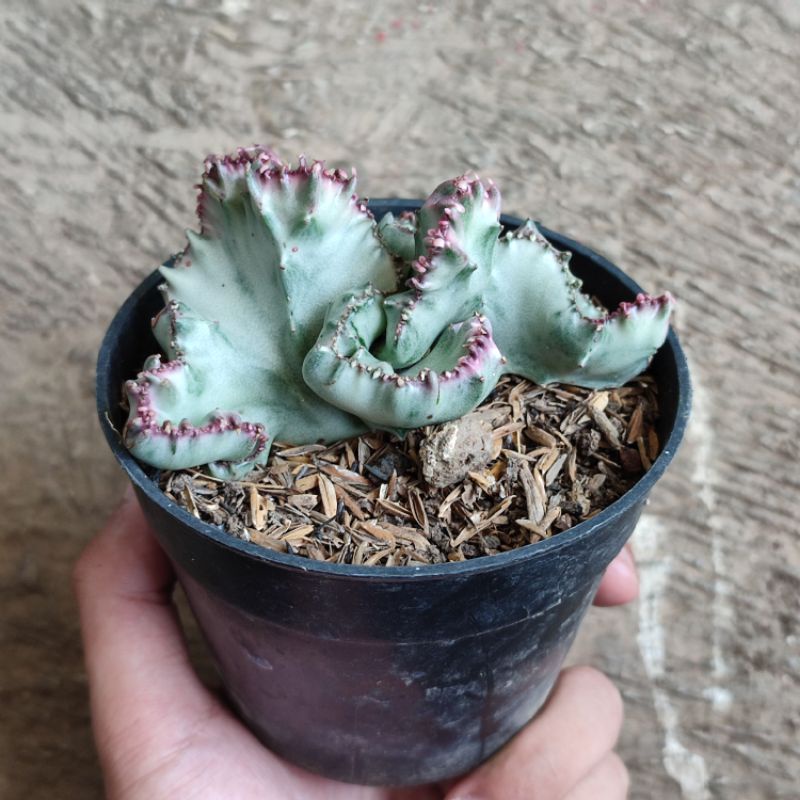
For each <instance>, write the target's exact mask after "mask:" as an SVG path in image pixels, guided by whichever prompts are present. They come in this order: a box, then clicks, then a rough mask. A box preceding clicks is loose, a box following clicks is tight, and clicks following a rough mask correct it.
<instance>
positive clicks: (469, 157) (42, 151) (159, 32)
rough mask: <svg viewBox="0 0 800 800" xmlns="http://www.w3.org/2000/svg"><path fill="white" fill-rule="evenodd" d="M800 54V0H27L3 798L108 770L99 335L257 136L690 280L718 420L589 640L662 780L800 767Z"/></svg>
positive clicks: (5, 601) (10, 46)
mask: <svg viewBox="0 0 800 800" xmlns="http://www.w3.org/2000/svg"><path fill="white" fill-rule="evenodd" d="M799 57H800V5H798V4H797V3H796V2H794V0H755V2H750V3H745V2H722V1H721V0H679V2H674V3H671V2H666V0H640V2H633V1H632V2H622V1H621V0H575V2H571V3H567V2H558V0H545V2H541V3H537V4H529V5H527V6H526V5H525V4H520V3H511V2H502V1H501V0H489V1H486V2H448V3H436V4H433V3H431V4H429V5H424V4H420V3H413V2H410V3H406V4H402V3H390V2H386V1H385V0H379V1H378V2H372V3H369V4H367V3H360V2H356V0H337V1H336V2H334V1H333V0H318V1H317V2H308V1H307V2H298V3H286V2H272V3H268V2H258V1H257V0H193V1H192V2H169V3H156V2H146V1H145V0H142V2H131V3H123V2H118V1H117V2H102V1H101V0H84V1H83V2H75V3H61V2H57V0H50V1H49V2H48V1H47V0H25V2H22V0H4V2H3V3H2V5H0V156H1V157H2V164H3V170H2V171H3V175H2V180H1V181H0V186H1V187H2V188H1V189H0V298H2V299H1V300H0V303H1V304H2V305H1V306H0V330H2V337H3V348H2V358H0V420H2V428H1V429H0V474H2V481H1V482H0V508H2V523H0V608H2V612H1V613H2V623H1V627H0V698H1V700H2V710H1V711H0V797H3V798H29V799H30V800H35V798H52V797H57V798H64V800H71V798H92V797H100V795H101V789H100V779H99V776H98V771H97V766H96V763H95V758H94V755H93V750H92V744H91V738H90V732H89V720H88V713H87V706H86V681H85V676H84V672H83V667H82V664H81V654H80V646H79V640H78V627H77V621H76V615H75V609H74V605H73V601H72V599H71V595H70V588H69V580H68V578H69V572H70V565H71V562H72V561H73V560H74V558H75V557H76V555H77V553H78V552H79V551H80V549H81V547H82V545H83V544H84V542H85V541H86V540H87V539H88V537H89V536H90V535H91V534H92V531H93V530H95V528H96V527H97V526H98V525H99V524H100V521H101V520H102V518H103V516H104V515H105V514H106V513H107V512H108V510H109V509H110V508H111V507H112V505H113V504H114V502H115V499H116V497H117V496H118V495H119V493H120V491H121V488H122V479H121V476H120V474H119V473H118V471H117V470H116V468H115V466H114V463H113V462H112V459H111V457H110V455H109V454H108V453H107V452H106V449H105V446H104V444H103V442H102V441H101V438H100V434H99V432H98V429H97V426H96V423H95V419H94V411H93V407H92V380H93V361H94V358H95V352H96V348H97V345H98V342H99V339H100V336H101V334H102V332H103V330H104V326H105V325H106V324H107V322H108V320H109V319H110V317H111V315H112V314H113V312H114V310H115V308H116V307H117V305H118V304H119V302H120V301H121V300H122V299H123V298H124V297H125V296H126V295H127V293H128V292H129V290H130V289H131V287H133V286H134V284H135V283H136V282H137V281H138V279H139V278H141V277H142V276H143V275H145V274H146V273H147V272H148V271H150V270H151V269H152V268H153V266H154V265H155V264H156V263H157V262H159V261H160V260H161V259H162V258H163V257H164V256H166V255H168V254H169V253H171V252H172V251H174V250H176V249H178V248H179V247H180V246H181V243H182V233H181V231H182V229H183V228H184V227H187V226H192V225H193V203H194V190H193V189H192V184H193V182H194V181H195V180H196V178H197V175H198V166H199V162H200V159H201V157H202V156H203V155H204V154H205V153H206V152H208V151H221V150H225V149H228V148H231V147H233V146H236V145H238V144H243V143H249V142H252V141H261V142H264V143H270V144H273V145H274V146H275V147H276V148H277V149H278V150H279V151H280V152H282V153H284V154H286V155H287V156H291V157H293V156H295V155H296V154H298V153H300V152H305V153H306V154H308V155H309V156H316V157H325V158H327V159H328V160H329V161H331V162H333V163H336V164H341V165H345V166H348V165H350V164H351V163H356V164H357V165H358V167H359V171H360V175H361V190H362V191H363V193H364V194H367V195H370V196H382V195H406V196H419V195H421V194H423V193H425V192H427V191H428V190H429V189H431V188H432V187H433V186H434V185H435V184H436V183H437V182H438V181H439V180H440V179H443V178H445V177H449V176H451V175H454V174H456V173H457V172H459V171H461V170H463V169H464V168H466V167H472V168H475V169H477V170H478V171H479V172H480V173H481V174H482V175H485V176H490V177H493V178H494V179H495V180H496V181H497V182H498V184H499V185H500V187H501V189H502V190H503V193H504V196H505V204H506V208H507V209H508V210H510V211H516V212H519V213H522V214H524V213H530V214H532V215H535V216H537V217H538V218H540V219H542V220H543V221H545V222H546V223H547V224H548V225H549V226H550V227H553V228H555V229H557V230H562V231H564V232H567V233H569V234H571V235H572V236H574V237H575V238H578V239H581V240H583V241H585V242H587V243H589V244H591V245H593V246H594V247H595V248H596V249H598V250H600V251H601V252H603V253H605V254H607V255H608V256H610V257H611V258H612V259H616V260H618V262H619V263H620V264H621V265H622V266H623V267H624V268H626V269H627V270H628V271H629V272H631V273H632V274H633V275H634V276H635V277H636V278H637V280H639V281H640V282H641V283H642V284H643V285H645V286H646V287H648V288H649V289H652V290H662V289H667V288H669V289H671V290H672V291H673V293H674V294H676V295H677V297H678V298H679V301H680V310H679V313H678V318H677V327H678V329H679V331H680V333H681V335H682V337H683V340H684V342H685V344H686V347H687V348H688V350H689V353H690V356H691V358H692V364H693V369H694V377H695V381H696V392H697V394H696V397H697V399H696V407H695V413H694V419H693V422H692V427H691V430H690V434H689V439H688V442H687V444H686V446H685V448H684V450H683V452H682V453H681V455H680V457H679V458H678V459H677V462H676V463H675V464H674V466H673V468H672V470H671V472H670V473H669V475H668V477H666V478H665V479H664V481H663V482H662V483H661V484H660V486H659V487H658V489H657V492H656V494H655V497H654V498H653V500H652V503H651V506H650V508H649V510H648V512H647V514H646V517H645V519H644V520H643V522H642V525H641V527H640V529H639V531H638V532H637V534H636V537H635V540H636V541H635V546H636V551H637V554H638V558H639V561H640V564H641V569H642V597H641V600H640V601H639V602H638V603H637V604H635V605H632V606H630V607H628V608H626V609H617V610H613V611H596V612H593V613H592V615H591V616H590V618H589V620H588V622H587V624H586V626H585V628H584V631H583V633H582V635H581V638H580V641H579V644H578V646H577V648H576V651H575V653H574V655H573V660H576V661H577V660H580V661H586V662H590V663H593V664H595V665H597V666H599V667H601V668H602V669H605V670H606V671H607V672H608V673H609V674H610V675H611V676H612V677H613V678H614V680H615V681H616V682H617V683H618V684H619V685H620V687H621V689H622V691H623V694H624V696H625V700H626V707H627V722H626V727H625V732H624V735H623V737H622V741H621V745H620V751H621V753H622V755H623V757H624V758H625V760H626V762H627V763H628V766H629V767H630V769H631V772H632V776H633V789H632V797H634V798H642V799H643V800H644V799H649V798H658V799H660V798H664V799H665V800H672V799H673V798H674V799H675V800H678V799H679V798H680V799H682V800H708V799H709V798H726V799H727V798H730V799H731V800H732V799H733V798H736V799H737V800H738V799H739V798H741V799H742V800H751V799H752V800H758V799H759V798H768V799H769V800H772V799H773V798H787V800H788V799H789V798H797V797H798V796H800V790H798V788H797V786H798V780H800V744H799V743H798V720H800V625H799V623H798V614H799V612H800V549H798V539H797V533H798V524H797V511H796V505H797V503H796V494H797V487H798V477H797V475H798V472H797V448H798V434H799V433H800V403H798V393H799V392H798V390H799V389H800V381H799V380H798V371H799V370H800V368H799V367H798V355H800V334H799V333H798V323H797V311H798V305H799V301H800V286H798V272H799V269H798V267H799V264H800V262H799V261H798V259H799V258H800V257H799V256H798V233H799V232H800V223H799V222H798V220H799V219H800V155H798V153H799V152H800V151H799V150H798V144H800V141H799V140H800V113H799V112H798V108H799V107H800V66H799V64H800V58H799ZM196 649H197V651H198V661H199V663H200V664H201V667H203V668H204V669H207V665H205V662H204V661H203V656H202V652H201V651H200V649H199V647H197V646H196Z"/></svg>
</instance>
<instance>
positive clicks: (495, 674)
mask: <svg viewBox="0 0 800 800" xmlns="http://www.w3.org/2000/svg"><path fill="white" fill-rule="evenodd" d="M419 205H420V204H419V202H417V201H408V200H376V201H372V202H371V203H370V208H371V209H372V211H373V213H374V214H375V216H376V217H380V216H382V215H383V214H384V213H386V212H387V211H390V210H391V211H393V212H395V213H397V212H399V211H404V210H409V209H414V208H417V207H419ZM502 222H503V223H504V224H505V225H506V226H507V227H516V226H517V225H518V224H520V222H521V221H520V220H517V219H514V218H512V217H503V218H502ZM541 230H542V232H543V233H544V234H545V236H547V238H549V239H550V240H551V241H552V242H553V244H554V245H555V246H556V247H558V248H560V249H567V250H571V251H572V252H573V258H572V261H571V264H570V266H571V269H572V270H573V272H575V274H576V275H578V277H580V278H581V279H583V281H584V286H585V288H586V289H587V290H588V291H589V292H590V293H592V294H594V295H596V296H598V297H599V298H600V300H601V301H603V302H605V303H606V304H607V305H615V304H616V303H617V302H619V301H620V300H625V299H632V298H633V297H634V296H635V295H636V294H637V292H639V291H641V289H640V288H639V287H638V286H637V285H636V284H635V283H634V282H633V281H631V280H630V278H628V277H627V276H625V275H624V274H623V273H622V272H620V271H619V270H618V269H617V268H616V267H614V266H613V265H612V264H610V263H609V262H608V261H606V260H605V259H603V258H602V257H600V256H598V255H597V254H596V253H594V252H592V251H591V250H589V249H588V248H585V247H583V246H582V245H580V244H578V243H576V242H573V241H571V240H570V239H567V238H565V237H563V236H561V235H559V234H556V233H553V232H551V231H548V230H547V229H544V228H542V229H541ZM160 282H161V279H160V276H159V275H158V273H157V272H156V273H153V274H152V275H150V276H149V277H148V278H147V279H146V280H145V281H143V282H142V284H141V285H140V286H139V287H138V288H137V289H136V290H135V291H134V292H133V293H132V294H131V296H130V297H129V298H128V300H127V301H126V302H125V303H124V304H123V306H122V308H121V309H120V311H119V312H118V313H117V315H116V317H115V318H114V320H113V322H112V323H111V325H110V327H109V330H108V332H107V334H106V337H105V339H104V341H103V344H102V347H101V350H100V355H99V359H98V371H97V403H98V411H99V414H100V422H101V425H102V427H103V430H104V432H105V435H106V438H107V439H108V442H109V444H110V446H111V449H112V450H113V452H114V454H115V455H116V456H117V458H118V460H119V461H120V463H121V465H122V467H123V469H124V470H125V471H126V473H127V474H128V477H129V478H130V480H131V482H132V483H133V485H134V487H135V489H136V493H137V496H138V498H139V501H140V503H141V504H142V507H143V508H144V510H145V513H146V515H147V517H148V519H149V520H150V522H151V524H152V526H153V528H154V530H155V532H156V535H157V537H158V539H159V542H160V543H161V545H162V546H163V547H164V549H165V550H166V552H167V554H168V555H169V557H170V559H171V561H172V563H173V564H174V565H175V568H176V571H177V574H178V577H179V580H180V582H181V584H182V586H183V587H184V590H185V591H186V594H187V596H188V598H189V602H190V604H191V606H192V609H193V611H194V614H195V616H196V618H197V621H198V623H199V625H200V628H201V630H202V631H203V634H204V636H205V638H206V640H207V642H208V644H209V646H210V649H211V651H212V653H213V655H214V658H215V660H216V663H217V666H218V668H219V671H220V675H221V677H222V681H223V683H224V685H225V688H226V690H227V692H228V694H229V696H230V698H231V700H232V702H233V704H234V705H235V707H236V708H237V709H238V711H239V712H240V714H241V716H242V717H243V719H244V720H245V721H246V722H247V724H248V725H249V726H250V727H251V728H252V729H253V730H254V731H255V732H256V733H257V734H258V736H259V737H260V738H261V739H262V741H263V742H264V743H265V744H266V745H267V746H268V747H269V748H270V749H271V750H273V751H274V752H276V753H278V754H279V755H282V756H284V757H286V758H287V759H289V760H291V761H293V762H295V763H297V764H299V765H301V766H303V767H306V768H307V769H309V770H312V771H314V772H318V773H321V774H324V775H327V776H329V777H331V778H335V779H338V780H342V781H349V782H352V783H362V784H376V785H411V784H422V783H428V782H433V781H438V780H443V779H445V778H448V777H453V776H456V775H459V774H461V773H463V772H465V771H467V770H469V769H471V768H473V767H474V766H476V765H477V764H479V763H480V762H481V761H483V760H484V759H486V758H487V757H488V756H490V755H491V754H492V753H493V752H495V751H496V750H497V749H498V748H500V747H502V745H503V744H505V742H507V741H508V739H509V738H511V736H513V735H514V734H515V733H516V732H517V731H518V730H519V729H520V728H521V727H522V726H523V725H525V724H526V723H527V722H528V721H529V720H530V719H531V717H532V716H533V715H534V714H535V713H536V711H537V710H538V708H539V707H540V706H541V704H542V703H543V702H544V700H545V699H546V697H547V694H548V692H549V691H550V689H551V687H552V685H553V683H554V681H555V679H556V677H557V675H558V672H559V669H560V668H561V664H562V662H563V660H564V657H565V656H566V653H567V651H568V649H569V647H570V645H571V644H572V641H573V639H574V637H575V634H576V632H577V629H578V626H579V624H580V621H581V620H582V618H583V616H584V614H585V612H586V610H587V608H588V607H589V605H590V604H591V601H592V599H593V597H594V594H595V591H596V589H597V586H598V584H599V582H600V579H601V577H602V575H603V571H604V570H605V568H606V566H607V565H608V564H609V563H610V562H611V560H612V559H613V558H614V556H615V555H616V554H617V553H618V552H619V551H620V549H621V548H622V546H623V545H624V543H625V541H626V540H627V539H628V537H629V536H630V534H631V533H632V532H633V529H634V527H635V525H636V522H637V520H638V518H639V515H640V513H641V510H642V507H643V505H644V502H645V500H646V499H647V496H648V494H649V492H650V490H651V489H652V487H653V485H654V483H655V482H656V480H658V478H659V477H660V476H661V475H662V474H663V472H664V470H665V468H666V466H667V465H668V463H669V462H670V461H671V459H672V457H673V455H674V453H675V450H676V448H677V446H678V444H679V442H680V440H681V438H682V436H683V433H684V430H685V427H686V422H687V418H688V414H689V405H690V393H691V390H690V383H689V374H688V370H687V366H686V360H685V357H684V355H683V351H682V350H681V347H680V344H679V343H678V340H677V337H676V336H675V334H674V332H672V331H671V332H670V334H669V337H668V339H667V341H666V343H665V344H664V346H663V347H662V348H661V350H660V351H659V353H658V354H657V355H656V357H655V358H654V360H653V363H652V366H651V371H652V373H653V375H654V376H655V378H656V382H657V384H658V388H659V402H660V412H661V419H660V422H659V438H660V441H661V442H663V443H664V445H663V449H662V452H661V454H660V455H659V457H658V458H657V459H656V461H655V463H654V464H653V466H652V467H651V469H650V470H649V471H648V472H647V473H646V474H645V475H644V476H643V477H642V478H641V480H640V481H639V482H638V483H637V484H636V485H635V486H634V487H633V488H632V489H631V490H630V491H628V492H627V493H626V494H625V495H623V497H621V498H620V499H619V500H617V501H616V502H615V503H613V504H612V505H611V506H609V507H608V508H606V509H605V510H604V511H602V512H601V513H600V514H598V515H597V516H596V517H594V518H592V519H591V520H589V521H587V522H583V523H581V524H579V525H577V526H575V527H574V528H572V529H570V530H568V531H566V532H564V533H561V534H559V535H557V536H555V537H553V538H551V539H548V540H546V541H544V542H540V543H538V544H535V545H529V546H527V547H523V548H520V549H518V550H515V551H512V552H508V553H503V554H500V555H497V556H491V557H484V558H478V559H474V560H471V561H466V562H459V563H452V564H444V565H431V566H424V567H416V568H411V567H361V566H349V565H344V564H328V563H325V562H316V561H312V560H309V559H304V558H301V557H297V556H292V555H288V554H282V553H276V552H272V551H269V550H266V549H264V548H261V547H259V546H257V545H254V544H250V543H247V542H243V541H241V540H239V539H235V538H233V537H232V536H230V535H228V534H226V533H225V532H224V531H222V530H220V529H218V528H215V527H213V526H211V525H208V524H206V523H203V522H200V521H199V520H197V519H195V518H194V517H193V516H192V515H190V514H189V513H188V512H187V511H185V510H184V509H182V508H180V507H179V506H177V505H176V504H174V503H172V502H171V501H170V500H168V499H167V497H166V496H165V495H164V494H163V492H161V490H160V489H159V488H158V485H157V483H156V482H155V480H154V473H153V471H152V470H150V469H149V468H145V467H143V466H142V465H141V464H140V463H138V462H137V461H136V460H135V459H134V458H133V457H132V456H131V455H130V453H129V452H128V451H127V450H126V449H125V448H124V447H123V445H122V444H121V442H120V438H119V434H118V432H117V431H118V430H119V429H120V428H121V425H122V423H123V414H122V412H121V409H120V406H119V401H120V395H121V391H120V389H121V386H122V382H123V381H124V380H125V379H127V378H130V377H132V376H133V375H135V374H136V372H137V371H138V369H139V367H140V365H141V363H142V362H143V361H144V358H145V356H147V355H149V354H150V353H152V352H155V351H156V348H157V345H156V343H155V341H154V340H153V338H152V335H151V333H150V318H151V317H152V316H153V315H154V314H155V313H156V311H157V310H158V309H159V308H160V307H161V305H162V299H161V296H160V295H159V294H158V292H157V290H156V287H157V286H158V284H159V283H160Z"/></svg>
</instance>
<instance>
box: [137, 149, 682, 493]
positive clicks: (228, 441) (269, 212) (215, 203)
mask: <svg viewBox="0 0 800 800" xmlns="http://www.w3.org/2000/svg"><path fill="white" fill-rule="evenodd" d="M354 190H355V173H353V175H352V177H350V176H348V175H347V174H345V173H344V172H342V171H340V170H328V169H325V167H324V165H323V164H322V163H321V162H318V161H317V162H313V163H312V164H309V163H307V162H306V161H305V160H304V159H303V158H301V159H300V160H299V163H298V165H297V166H295V167H291V166H289V165H286V164H284V163H283V162H281V161H280V159H278V157H277V156H276V155H275V154H274V153H273V152H272V151H270V150H268V149H265V148H261V147H253V148H248V149H240V150H238V151H237V152H236V154H235V155H233V156H223V157H209V158H208V159H207V161H206V163H205V172H204V174H203V178H202V182H201V185H200V187H199V200H198V215H199V218H200V226H201V228H200V233H199V234H197V233H191V232H190V233H188V245H187V247H186V248H185V249H184V250H183V251H182V252H181V253H179V254H178V255H177V256H176V257H175V258H174V259H172V261H171V262H168V263H167V264H165V265H164V266H163V267H162V268H161V272H162V275H163V276H164V284H163V285H162V287H161V290H162V293H163V294H164V297H165V306H164V309H163V310H162V311H161V312H160V313H159V314H158V316H157V317H156V318H155V320H154V321H153V332H154V334H155V337H156V339H157V340H158V342H159V344H160V345H161V347H162V349H163V351H164V353H165V355H166V359H167V360H166V361H163V360H162V357H161V356H159V355H155V356H151V357H150V358H149V359H148V360H147V361H146V362H145V364H144V368H143V370H142V372H141V373H140V374H139V376H138V377H137V378H136V380H132V381H128V382H127V383H126V386H125V393H126V397H127V400H128V404H129V417H128V421H127V423H126V425H125V430H124V440H125V443H126V444H127V446H128V447H129V448H130V449H131V451H132V452H133V453H134V455H136V456H137V457H138V458H139V459H140V460H142V461H144V462H146V463H149V464H152V465H154V466H157V467H161V468H168V469H178V468H183V467H189V466H201V465H209V468H210V469H211V471H212V472H213V473H215V474H217V475H219V476H222V477H233V478H237V477H241V476H243V475H245V474H246V473H247V472H249V471H250V470H251V469H252V468H253V467H255V466H258V465H260V464H264V463H265V462H266V460H267V458H268V455H269V449H270V446H271V442H272V441H273V439H276V438H277V439H279V440H281V441H284V442H287V443H292V444H304V443H309V442H314V441H335V440H336V439H341V438H344V437H347V436H352V435H355V434H358V433H361V432H363V431H364V430H366V429H368V428H384V429H389V430H396V431H402V430H404V429H409V428H415V427H419V426H423V425H427V424H432V423H437V422H443V421H445V420H448V419H453V418H456V417H459V416H462V415H463V414H465V413H467V412H468V411H470V410H471V409H472V408H474V407H475V406H476V405H478V404H479V403H480V402H481V401H482V400H483V399H484V398H485V397H486V396H487V395H488V394H489V393H490V392H491V391H492V389H493V387H494V385H495V384H496V382H497V380H498V378H499V377H500V376H501V375H502V374H504V373H514V374H518V375H521V376H524V377H526V378H529V379H531V380H534V381H536V382H538V383H551V382H570V383H576V384H579V385H583V386H589V387H597V388H601V387H608V386H615V385H621V384H623V383H625V382H626V381H628V380H630V379H631V378H633V377H635V376H636V375H637V374H638V373H639V372H641V370H642V369H644V368H645V366H646V365H647V363H648V361H649V359H650V357H651V356H652V355H653V353H654V352H655V351H656V350H657V349H658V347H659V346H660V345H661V344H662V342H663V341H664V338H665V336H666V333H667V329H668V325H669V316H670V311H671V308H672V305H673V301H672V298H671V297H670V296H669V294H665V295H663V296H661V297H657V298H652V297H649V296H646V295H640V296H639V297H637V298H636V300H635V301H634V302H631V303H622V304H621V305H620V306H619V308H618V309H617V310H616V311H614V312H612V313H608V312H607V311H606V310H605V309H603V308H600V307H599V306H597V305H596V304H595V303H594V302H593V301H592V299H591V298H589V297H588V296H586V295H585V294H583V293H582V292H581V284H580V281H579V280H578V279H577V278H575V277H574V276H573V275H572V273H571V272H570V270H569V266H568V262H569V254H568V253H560V252H558V251H557V250H555V249H554V248H553V247H552V246H551V245H550V243H549V242H548V241H547V240H546V239H545V238H544V237H543V236H542V235H541V234H540V233H539V231H538V230H537V229H536V226H535V225H534V224H533V223H532V222H530V221H527V222H526V223H525V224H524V225H522V226H521V227H520V228H519V229H517V230H515V231H511V232H510V233H507V234H505V235H503V236H501V235H500V231H501V225H500V221H499V220H500V194H499V192H498V191H497V189H496V187H495V186H494V184H492V183H490V182H488V183H486V184H484V183H482V182H481V181H480V180H479V179H478V178H477V177H476V176H474V175H469V174H468V175H464V176H461V177H459V178H456V179H454V180H452V181H446V182H445V183H443V184H441V185H440V186H439V187H438V188H437V189H436V190H435V191H434V193H433V194H432V195H431V196H430V197H429V198H428V200H427V201H426V202H425V203H424V204H423V206H422V207H421V208H420V209H419V211H418V212H416V213H406V214H401V215H400V216H398V217H393V216H392V215H391V214H389V215H386V216H385V217H384V218H383V219H382V220H380V222H377V223H376V221H375V220H374V219H373V217H372V215H371V213H370V212H369V210H368V208H367V206H366V203H365V202H364V201H362V200H360V199H359V198H358V197H357V196H356V194H355V193H354Z"/></svg>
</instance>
